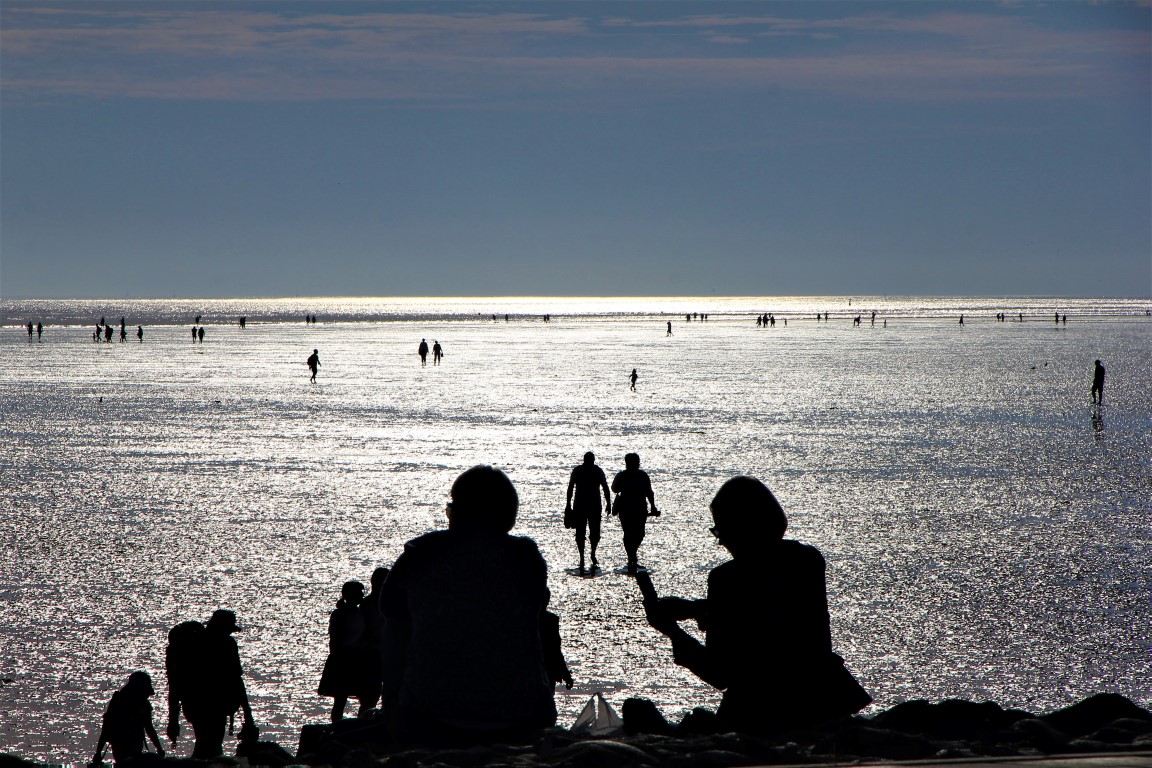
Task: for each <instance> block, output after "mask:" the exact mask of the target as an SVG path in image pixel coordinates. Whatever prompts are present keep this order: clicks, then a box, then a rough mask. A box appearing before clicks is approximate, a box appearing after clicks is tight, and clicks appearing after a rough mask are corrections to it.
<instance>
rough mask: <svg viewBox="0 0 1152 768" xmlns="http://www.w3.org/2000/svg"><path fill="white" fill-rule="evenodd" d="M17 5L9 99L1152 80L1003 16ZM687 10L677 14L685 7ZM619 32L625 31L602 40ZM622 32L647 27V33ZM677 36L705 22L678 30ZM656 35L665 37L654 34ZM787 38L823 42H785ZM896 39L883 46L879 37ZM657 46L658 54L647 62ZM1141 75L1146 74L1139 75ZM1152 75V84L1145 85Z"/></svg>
mask: <svg viewBox="0 0 1152 768" xmlns="http://www.w3.org/2000/svg"><path fill="white" fill-rule="evenodd" d="M294 7H295V6H293V5H286V6H283V7H282V8H281V9H280V10H278V11H262V10H259V11H258V10H244V11H229V10H224V11H221V10H212V11H206V10H182V11H164V10H155V9H151V10H133V9H131V7H128V8H127V9H125V7H124V6H119V8H120V9H119V10H109V9H102V8H100V7H94V8H93V7H80V8H75V7H67V8H43V7H38V6H17V7H15V8H13V7H11V6H9V7H6V8H5V9H4V10H3V11H2V13H3V20H4V23H3V25H2V27H0V30H2V31H0V35H2V39H3V57H4V70H3V71H4V79H3V81H2V83H0V87H2V89H3V92H4V96H5V98H6V99H7V100H10V101H11V100H16V99H20V98H24V99H32V98H51V97H53V96H90V97H96V98H111V97H130V98H144V99H224V100H264V101H271V100H279V101H324V100H331V99H379V100H398V101H412V102H419V103H430V102H436V101H446V102H453V101H455V102H465V103H475V102H482V101H484V100H485V99H494V98H501V99H513V100H514V99H522V100H523V99H529V100H530V99H532V98H534V97H539V98H549V99H553V98H555V97H557V96H561V97H562V96H564V95H565V94H567V95H578V94H580V93H595V92H611V91H614V90H615V91H620V90H624V89H629V88H641V87H642V88H643V89H644V92H645V93H650V94H656V95H659V94H661V93H663V94H679V93H683V92H685V91H686V90H691V89H706V90H711V91H715V90H717V89H724V90H728V91H731V90H736V89H761V88H780V89H793V90H809V91H816V92H833V93H844V94H846V95H853V96H858V97H865V96H867V97H871V98H885V99H988V98H1015V99H1020V98H1053V97H1065V96H1072V95H1082V94H1084V93H1088V92H1091V91H1092V90H1093V89H1094V88H1099V87H1114V81H1115V77H1114V71H1113V70H1110V69H1109V68H1108V66H1109V65H1108V64H1105V63H1102V62H1103V61H1104V60H1105V59H1107V60H1108V61H1110V62H1113V63H1112V64H1111V66H1112V67H1113V68H1114V67H1115V66H1116V65H1115V63H1114V61H1115V60H1116V58H1117V57H1130V58H1132V59H1133V60H1134V61H1136V62H1137V63H1139V62H1143V63H1144V65H1145V66H1144V69H1147V67H1146V65H1147V61H1148V57H1149V44H1148V39H1147V34H1146V31H1141V30H1087V31H1085V30H1072V31H1060V30H1051V29H1045V28H1041V27H1038V26H1036V25H1034V24H1031V23H1029V22H1027V21H1025V20H1023V19H1021V18H1019V17H1015V16H1008V15H1002V14H997V13H988V14H981V13H955V12H940V13H934V14H919V15H915V16H893V15H885V14H864V15H854V16H849V17H843V18H835V19H827V18H825V19H804V18H782V17H779V16H763V17H760V16H720V15H711V16H691V17H682V18H669V19H662V20H660V19H657V20H632V19H624V18H620V17H613V18H609V19H602V20H599V21H594V20H589V19H587V18H582V17H565V16H550V15H546V14H528V13H494V14H482V13H446V14H434V13H426V12H424V13H411V14H407V13H375V12H365V13H352V14H336V13H331V12H325V13H297V12H292V9H293V8H294ZM672 7H675V6H672ZM605 29H610V30H612V31H610V32H604V31H603V30H605ZM623 29H633V30H636V36H632V35H624V36H623V37H621V34H620V31H619V30H623ZM662 29H694V30H698V32H699V34H698V35H688V36H686V37H685V36H672V37H671V38H669V36H667V35H664V34H663V33H661V32H660V31H659V30H662ZM650 35H655V36H656V39H655V40H654V39H651V38H650V37H649V36H650ZM780 35H789V36H802V35H807V36H810V37H811V38H812V39H813V41H814V42H813V44H812V45H810V46H807V47H805V46H804V45H801V46H800V47H796V46H795V45H791V44H790V46H789V48H788V50H786V51H785V50H777V49H776V48H774V47H773V46H774V43H773V38H775V37H777V36H780ZM876 35H879V36H883V45H881V44H879V43H878V42H877V41H876V40H875V39H873V38H872V37H870V36H876ZM638 52H641V53H638ZM1130 69H1131V71H1132V72H1136V73H1137V74H1133V75H1130V78H1131V79H1133V80H1134V81H1138V83H1139V82H1145V83H1146V81H1147V77H1146V73H1145V74H1144V75H1141V74H1139V73H1140V72H1142V71H1143V70H1141V69H1140V67H1139V66H1131V67H1130ZM1141 77H1143V80H1142V81H1141V80H1140V78H1141Z"/></svg>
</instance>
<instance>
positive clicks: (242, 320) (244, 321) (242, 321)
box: [240, 317, 248, 328]
mask: <svg viewBox="0 0 1152 768" xmlns="http://www.w3.org/2000/svg"><path fill="white" fill-rule="evenodd" d="M247 324H248V318H247V317H241V318H240V327H241V328H243V327H244V326H245V325H247Z"/></svg>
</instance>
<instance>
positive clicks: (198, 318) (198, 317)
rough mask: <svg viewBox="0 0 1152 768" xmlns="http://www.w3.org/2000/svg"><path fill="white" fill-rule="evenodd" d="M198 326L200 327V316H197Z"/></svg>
mask: <svg viewBox="0 0 1152 768" xmlns="http://www.w3.org/2000/svg"><path fill="white" fill-rule="evenodd" d="M196 325H200V315H196Z"/></svg>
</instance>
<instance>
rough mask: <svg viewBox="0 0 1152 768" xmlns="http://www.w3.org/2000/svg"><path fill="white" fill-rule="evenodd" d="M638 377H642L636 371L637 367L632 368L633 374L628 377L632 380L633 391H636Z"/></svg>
mask: <svg viewBox="0 0 1152 768" xmlns="http://www.w3.org/2000/svg"><path fill="white" fill-rule="evenodd" d="M638 378H640V375H639V374H638V373H636V369H635V368H633V369H632V375H631V376H629V377H628V380H629V381H631V382H632V391H633V392H635V391H636V379H638Z"/></svg>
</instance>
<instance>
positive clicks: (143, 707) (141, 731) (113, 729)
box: [92, 672, 164, 764]
mask: <svg viewBox="0 0 1152 768" xmlns="http://www.w3.org/2000/svg"><path fill="white" fill-rule="evenodd" d="M154 693H156V690H155V689H154V688H153V687H152V676H151V675H149V674H148V673H147V672H133V673H132V674H131V675H129V676H128V682H127V683H126V684H125V685H124V687H123V688H121V689H120V690H118V691H116V693H114V694H112V700H111V701H109V702H108V709H107V710H105V711H104V719H103V722H102V723H101V727H100V739H99V741H98V742H97V743H96V755H95V757H93V758H92V763H93V764H99V763H100V762H102V761H103V759H104V748H105V747H106V746H108V745H111V746H112V759H113V760H115V761H116V762H117V763H118V764H128V763H131V762H133V761H135V760H136V759H137V758H139V757H140V756H141V755H143V754H144V738H145V737H147V738H148V739H150V740H151V741H152V743H153V744H154V745H155V746H156V754H157V755H158V756H160V757H164V749H163V748H162V747H161V746H160V737H159V736H157V735H156V728H155V727H154V726H153V725H152V704H151V703H150V702H149V701H148V698H149V697H150V696H152V695H153V694H154Z"/></svg>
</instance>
